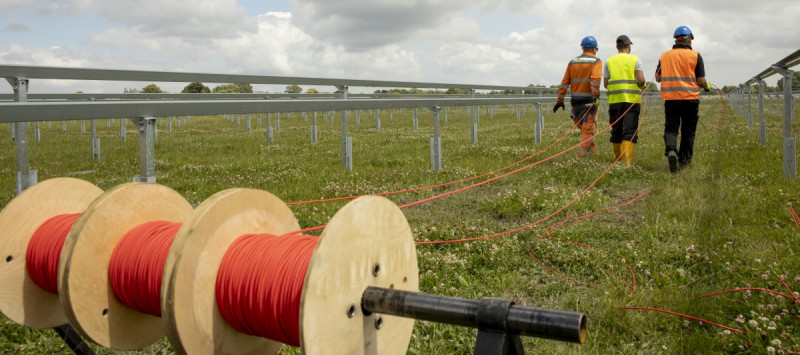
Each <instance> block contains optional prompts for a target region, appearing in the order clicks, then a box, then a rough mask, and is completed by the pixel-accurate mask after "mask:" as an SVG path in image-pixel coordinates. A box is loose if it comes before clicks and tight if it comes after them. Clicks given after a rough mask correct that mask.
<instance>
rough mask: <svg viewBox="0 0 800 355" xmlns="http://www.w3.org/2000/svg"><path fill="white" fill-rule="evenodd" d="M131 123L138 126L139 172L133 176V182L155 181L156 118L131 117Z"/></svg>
mask: <svg viewBox="0 0 800 355" xmlns="http://www.w3.org/2000/svg"><path fill="white" fill-rule="evenodd" d="M131 120H132V121H133V123H134V124H135V125H136V126H137V127H138V128H139V167H140V168H139V172H140V176H138V177H134V178H133V181H134V182H146V183H151V184H153V183H155V182H156V124H157V121H156V118H155V117H139V118H132V119H131Z"/></svg>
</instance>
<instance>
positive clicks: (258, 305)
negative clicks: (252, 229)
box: [215, 234, 318, 346]
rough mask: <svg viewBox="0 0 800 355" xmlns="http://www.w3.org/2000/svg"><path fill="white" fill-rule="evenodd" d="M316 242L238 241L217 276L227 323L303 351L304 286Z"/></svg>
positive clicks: (253, 237) (258, 237)
mask: <svg viewBox="0 0 800 355" xmlns="http://www.w3.org/2000/svg"><path fill="white" fill-rule="evenodd" d="M317 240H318V238H317V237H315V236H306V235H293V236H290V237H289V236H286V235H283V236H274V235H271V234H246V235H243V236H241V237H239V238H238V239H237V240H236V241H234V242H233V244H231V246H230V247H229V248H228V250H227V251H226V252H225V255H224V256H223V258H222V262H221V263H220V266H219V271H218V273H217V281H216V288H215V294H216V299H217V308H218V309H219V312H220V314H221V315H222V317H223V318H224V319H225V320H226V321H227V322H228V323H229V324H230V325H231V326H232V327H233V328H235V329H236V330H238V331H240V332H242V333H245V334H249V335H256V336H261V337H265V338H269V339H272V340H275V341H278V342H281V343H284V344H288V345H291V346H300V326H299V321H300V300H301V297H302V293H303V281H304V279H305V275H306V271H307V270H308V265H309V262H310V259H311V254H312V253H313V251H314V247H315V246H316V245H317ZM253 270H261V271H262V272H253Z"/></svg>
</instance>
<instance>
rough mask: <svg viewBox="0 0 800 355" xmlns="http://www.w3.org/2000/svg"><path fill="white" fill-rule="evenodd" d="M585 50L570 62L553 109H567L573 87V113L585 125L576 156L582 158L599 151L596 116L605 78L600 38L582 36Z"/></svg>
mask: <svg viewBox="0 0 800 355" xmlns="http://www.w3.org/2000/svg"><path fill="white" fill-rule="evenodd" d="M581 48H582V49H583V53H582V54H581V55H580V56H577V57H575V58H573V59H572V60H571V61H570V62H569V64H568V65H567V71H566V72H565V73H564V78H563V79H562V80H561V86H560V87H559V88H558V102H557V103H556V105H555V106H553V113H555V112H556V111H557V110H558V109H559V108H561V109H562V110H563V109H564V96H565V95H566V94H567V88H569V89H570V92H571V93H572V94H571V98H570V104H571V105H572V108H571V109H570V116H571V117H572V120H573V122H574V123H575V125H576V126H578V127H579V128H580V129H581V143H580V144H579V145H578V151H577V152H576V153H575V156H576V157H577V158H578V159H582V158H585V157H586V156H588V155H591V154H597V147H596V146H595V144H594V139H593V138H592V137H593V136H594V128H595V119H596V118H597V106H598V105H599V103H600V80H602V78H603V63H602V62H601V61H600V59H599V58H597V57H595V55H596V54H597V50H598V48H597V39H595V38H594V36H587V37H585V38H583V40H581Z"/></svg>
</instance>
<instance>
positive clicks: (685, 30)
mask: <svg viewBox="0 0 800 355" xmlns="http://www.w3.org/2000/svg"><path fill="white" fill-rule="evenodd" d="M679 36H689V38H691V39H694V35H693V34H692V30H691V29H690V28H689V27H686V26H680V27H678V28H676V29H675V33H674V34H673V35H672V37H673V38H674V37H679Z"/></svg>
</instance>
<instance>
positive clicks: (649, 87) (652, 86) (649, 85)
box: [645, 81, 661, 92]
mask: <svg viewBox="0 0 800 355" xmlns="http://www.w3.org/2000/svg"><path fill="white" fill-rule="evenodd" d="M645 87H647V92H661V90H659V89H658V84H657V83H654V82H652V81H648V82H646V83H645Z"/></svg>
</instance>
